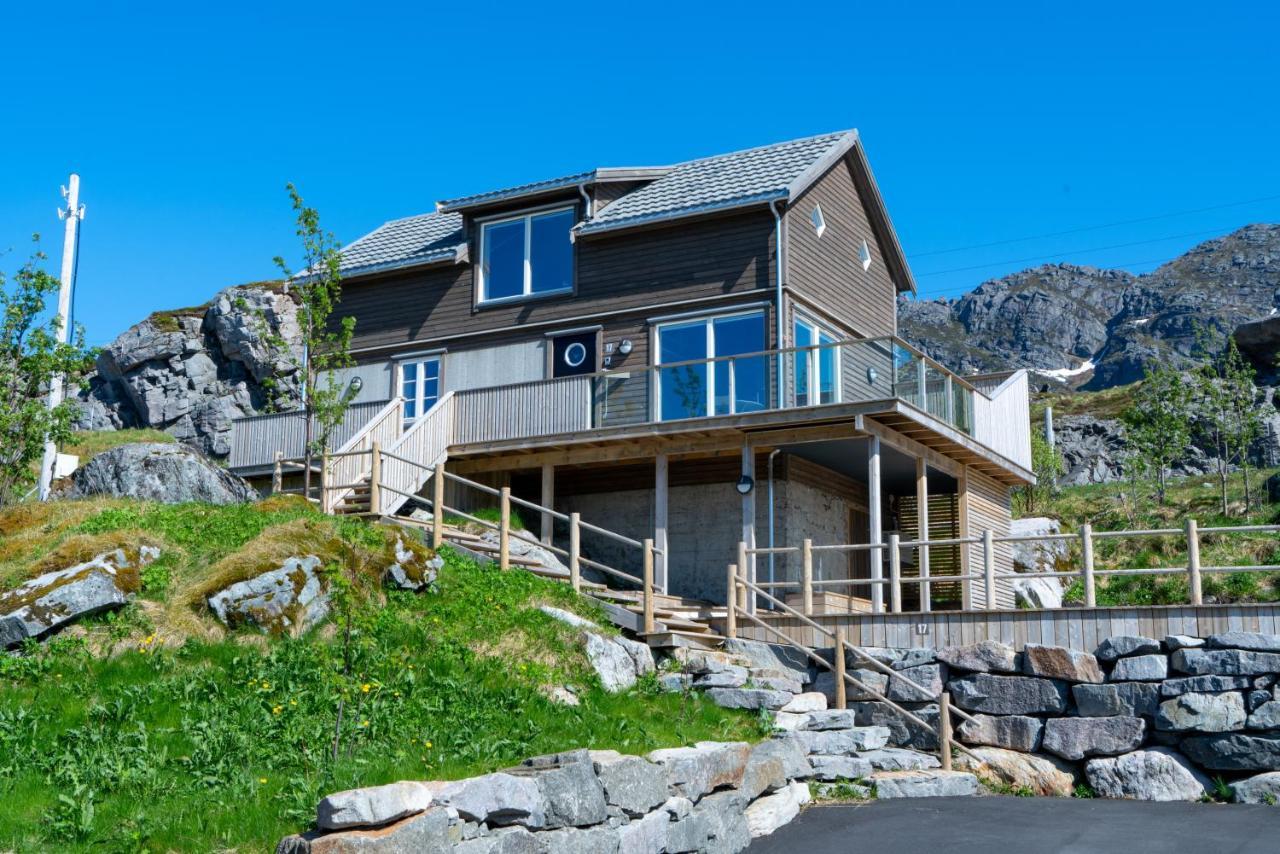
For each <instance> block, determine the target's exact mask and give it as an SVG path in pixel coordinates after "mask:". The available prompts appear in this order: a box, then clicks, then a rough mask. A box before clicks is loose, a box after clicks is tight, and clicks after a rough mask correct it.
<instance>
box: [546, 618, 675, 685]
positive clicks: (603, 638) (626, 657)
mask: <svg viewBox="0 0 1280 854" xmlns="http://www.w3.org/2000/svg"><path fill="white" fill-rule="evenodd" d="M539 610H540V611H542V613H544V614H546V615H547V616H548V617H550V618H551V619H553V620H556V621H558V622H561V623H564V624H565V625H567V626H571V627H573V628H575V629H582V630H583V631H582V644H583V650H584V651H585V653H586V656H587V661H588V662H589V663H590V664H591V667H592V669H593V670H595V672H596V676H598V677H599V679H600V684H601V685H602V686H604V689H605V690H606V691H610V692H616V691H625V690H626V689H628V688H630V687H631V686H632V685H635V684H636V680H637V679H638V678H639V677H641V676H643V675H645V674H646V673H652V672H654V661H653V652H652V650H650V649H649V647H648V645H647V644H642V643H638V642H636V641H633V640H630V639H628V638H624V637H622V636H609V635H605V634H603V633H602V632H601V631H600V627H599V626H597V625H596V624H595V623H593V622H591V621H590V620H588V619H585V618H583V617H579V616H578V615H577V614H574V613H571V612H569V611H565V610H563V609H561V608H554V607H552V606H550V605H542V606H540V607H539Z"/></svg>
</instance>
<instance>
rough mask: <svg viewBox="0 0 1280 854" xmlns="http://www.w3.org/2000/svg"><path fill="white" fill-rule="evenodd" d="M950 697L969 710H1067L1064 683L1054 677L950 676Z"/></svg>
mask: <svg viewBox="0 0 1280 854" xmlns="http://www.w3.org/2000/svg"><path fill="white" fill-rule="evenodd" d="M948 687H949V688H950V689H951V695H952V699H953V700H955V703H956V705H957V706H959V707H960V708H962V709H965V710H967V711H970V712H985V713H987V714H989V715H1046V714H1047V715H1052V714H1061V713H1063V712H1065V711H1066V710H1067V685H1066V683H1065V682H1062V681H1060V680H1054V679H1036V678H1033V677H1030V676H998V675H995V674H991V673H974V674H971V675H969V676H962V677H960V678H959V679H952V680H951V683H950V685H949V686H948Z"/></svg>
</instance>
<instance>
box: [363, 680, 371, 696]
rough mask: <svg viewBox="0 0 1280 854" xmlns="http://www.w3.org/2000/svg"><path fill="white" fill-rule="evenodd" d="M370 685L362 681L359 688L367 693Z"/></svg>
mask: <svg viewBox="0 0 1280 854" xmlns="http://www.w3.org/2000/svg"><path fill="white" fill-rule="evenodd" d="M372 687H373V686H372V685H370V684H369V683H368V682H366V683H364V684H363V685H361V686H360V690H361V691H362V692H364V693H365V694H368V693H369V689H370V688H372Z"/></svg>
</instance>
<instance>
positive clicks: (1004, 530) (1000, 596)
mask: <svg viewBox="0 0 1280 854" xmlns="http://www.w3.org/2000/svg"><path fill="white" fill-rule="evenodd" d="M965 478H966V480H967V481H968V491H967V492H966V493H965V497H964V501H965V504H966V506H965V508H964V510H963V512H962V515H963V518H964V519H965V521H966V523H967V524H968V527H969V530H968V531H967V532H964V535H965V536H970V537H981V536H982V532H983V531H985V530H986V529H988V528H990V529H991V530H992V531H993V532H994V533H995V535H996V536H997V537H1007V536H1009V523H1010V520H1011V519H1012V518H1013V512H1012V510H1011V509H1010V504H1009V501H1010V499H1009V487H1007V486H1005V485H1004V484H1002V483H998V482H997V481H995V480H993V479H992V478H990V477H987V476H986V475H985V474H983V473H982V472H980V471H977V470H975V469H972V468H970V469H968V470H967V471H966V473H965ZM968 548H969V555H968V566H969V567H970V570H971V571H972V572H973V573H975V574H980V573H981V572H982V568H983V562H982V544H981V543H976V544H973V545H970V546H969V547H968ZM995 553H996V606H997V607H1000V608H1012V607H1013V603H1014V596H1013V579H1012V578H1011V577H1010V575H1011V574H1012V573H1013V546H1012V545H1011V544H1009V543H996V544H995ZM969 589H970V591H971V595H972V597H973V598H972V603H971V604H973V605H975V606H979V605H985V603H986V601H987V592H986V585H985V584H984V583H983V582H982V581H981V580H978V581H972V582H970V586H969ZM1162 637H1163V636H1162Z"/></svg>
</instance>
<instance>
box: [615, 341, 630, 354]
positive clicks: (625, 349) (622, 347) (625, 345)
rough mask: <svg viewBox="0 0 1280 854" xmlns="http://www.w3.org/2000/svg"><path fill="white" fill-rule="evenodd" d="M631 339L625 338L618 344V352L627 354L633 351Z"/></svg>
mask: <svg viewBox="0 0 1280 854" xmlns="http://www.w3.org/2000/svg"><path fill="white" fill-rule="evenodd" d="M631 347H632V345H631V339H630V338H623V339H622V343H621V344H619V345H618V352H619V353H621V354H622V355H624V356H626V355H628V354H630V353H631Z"/></svg>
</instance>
